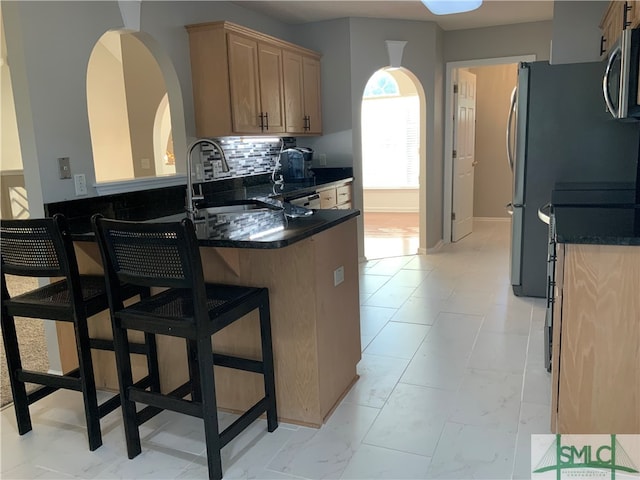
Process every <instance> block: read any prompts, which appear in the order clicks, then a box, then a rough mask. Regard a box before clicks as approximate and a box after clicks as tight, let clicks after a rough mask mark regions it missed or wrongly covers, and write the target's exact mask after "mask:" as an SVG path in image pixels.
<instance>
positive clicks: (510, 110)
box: [506, 87, 518, 172]
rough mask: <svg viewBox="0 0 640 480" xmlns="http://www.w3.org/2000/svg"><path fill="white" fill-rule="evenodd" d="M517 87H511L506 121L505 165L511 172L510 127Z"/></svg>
mask: <svg viewBox="0 0 640 480" xmlns="http://www.w3.org/2000/svg"><path fill="white" fill-rule="evenodd" d="M517 92H518V87H513V91H512V92H511V107H510V108H509V118H508V119H507V135H506V137H507V163H508V164H509V168H510V169H511V171H512V172H513V151H512V150H511V125H512V123H513V117H514V115H515V112H516V98H517Z"/></svg>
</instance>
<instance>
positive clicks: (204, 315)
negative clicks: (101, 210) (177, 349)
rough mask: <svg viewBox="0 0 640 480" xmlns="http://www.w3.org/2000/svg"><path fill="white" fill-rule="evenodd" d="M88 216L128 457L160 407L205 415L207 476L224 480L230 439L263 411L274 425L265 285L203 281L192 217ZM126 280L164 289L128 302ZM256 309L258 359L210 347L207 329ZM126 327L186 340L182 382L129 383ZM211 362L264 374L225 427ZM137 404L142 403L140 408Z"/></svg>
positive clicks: (134, 452)
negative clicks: (160, 387)
mask: <svg viewBox="0 0 640 480" xmlns="http://www.w3.org/2000/svg"><path fill="white" fill-rule="evenodd" d="M92 221H93V225H94V231H95V232H96V237H97V238H98V243H99V245H100V251H101V253H102V259H103V264H104V265H105V272H106V273H107V288H108V292H109V302H110V308H111V316H112V322H113V331H114V342H115V348H116V359H117V365H118V375H119V381H120V392H121V396H122V414H123V422H124V430H125V436H126V441H127V452H128V455H129V458H134V457H135V456H137V455H138V454H139V453H140V452H141V444H140V433H139V425H141V424H142V423H143V422H144V421H146V420H147V419H148V418H150V417H151V416H153V415H155V414H157V413H158V411H161V410H165V409H166V410H171V411H175V412H179V413H183V414H186V415H190V416H194V417H199V418H202V419H203V420H204V431H205V440H206V450H207V464H208V468H209V478H211V479H216V480H217V479H221V478H222V463H221V457H220V450H221V449H222V448H223V447H224V446H225V445H226V444H227V443H228V442H229V441H231V440H232V439H233V438H235V437H236V436H237V435H238V434H239V433H241V432H242V431H243V430H244V429H245V428H246V427H248V426H249V425H250V424H251V423H252V422H253V421H254V420H256V419H257V418H258V417H259V416H260V415H261V414H263V413H266V416H267V430H268V431H269V432H273V431H274V430H275V429H276V428H277V426H278V420H277V411H276V395H275V379H274V368H273V350H272V345H271V325H270V313H269V293H268V290H267V289H266V288H259V287H245V286H236V285H221V284H212V283H205V282H204V276H203V271H202V263H201V257H200V250H199V247H198V242H197V239H196V234H195V229H194V226H193V223H192V222H191V221H190V220H189V219H184V220H183V221H182V222H173V223H136V222H123V221H116V220H109V219H105V218H103V217H101V216H94V217H93V219H92ZM123 282H124V283H127V284H134V285H140V286H148V287H162V288H163V290H161V291H159V292H158V293H154V294H153V295H151V296H150V297H148V298H143V299H141V300H140V301H139V302H137V303H134V304H132V305H129V306H126V307H125V306H124V304H123V301H122V300H123V298H122V293H121V285H122V283H123ZM153 292H156V289H154V290H153ZM256 309H257V310H258V312H259V318H260V338H261V349H262V359H261V360H255V359H250V358H242V357H238V356H231V355H223V354H219V353H214V352H213V349H212V335H213V334H214V333H216V332H218V331H220V330H222V329H223V328H225V327H227V326H228V325H230V324H232V323H233V322H235V321H236V320H239V319H240V318H242V317H243V316H245V315H246V314H248V313H250V312H252V311H254V310H256ZM130 329H131V330H138V331H143V332H148V333H149V332H150V333H153V334H160V335H167V336H172V337H178V338H183V339H185V347H186V348H185V353H186V358H187V365H188V370H189V371H188V374H189V375H188V380H187V382H186V383H184V384H183V385H181V386H180V387H178V388H176V389H175V390H174V391H172V392H168V393H157V392H148V391H144V390H142V389H140V388H138V387H136V386H135V385H133V382H132V377H131V361H130V355H129V353H130V352H129V347H128V342H127V338H128V337H127V331H128V330H130ZM214 365H216V366H222V367H227V368H234V369H239V370H244V371H249V372H253V373H256V374H259V375H262V377H263V380H264V396H263V397H262V398H260V399H258V400H257V402H256V403H255V404H254V405H253V406H251V407H250V408H249V409H248V410H247V411H245V412H244V413H243V414H242V415H241V416H240V417H239V418H238V419H237V420H236V421H235V422H234V423H233V424H231V425H230V426H229V427H227V428H226V429H225V430H224V431H222V432H220V431H219V429H218V416H217V402H216V392H215V379H214ZM187 396H190V399H186V398H185V397H187ZM136 402H137V403H139V404H144V405H147V406H146V407H144V408H143V409H141V410H140V411H138V410H137V408H136Z"/></svg>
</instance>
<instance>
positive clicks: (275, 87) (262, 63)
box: [258, 43, 285, 133]
mask: <svg viewBox="0 0 640 480" xmlns="http://www.w3.org/2000/svg"><path fill="white" fill-rule="evenodd" d="M258 68H259V69H260V105H261V112H262V114H263V115H264V117H263V119H262V125H263V130H262V131H263V133H269V132H273V133H282V132H284V128H285V124H284V91H283V90H284V84H283V80H282V76H283V75H282V50H281V49H279V48H276V47H273V46H271V45H267V44H264V43H260V44H259V45H258Z"/></svg>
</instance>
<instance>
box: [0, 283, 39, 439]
mask: <svg viewBox="0 0 640 480" xmlns="http://www.w3.org/2000/svg"><path fill="white" fill-rule="evenodd" d="M3 289H4V285H3ZM1 321H2V339H3V340H4V351H5V356H6V359H7V367H8V370H9V381H10V382H11V393H12V395H13V408H14V410H15V412H16V423H17V424H18V433H19V434H20V435H24V434H25V433H27V432H30V431H31V429H32V427H31V415H30V414H29V399H28V397H27V389H26V388H25V385H24V382H21V381H20V380H18V377H17V374H16V372H18V371H19V370H21V369H22V361H21V360H20V349H19V347H18V335H17V333H16V323H15V319H14V318H13V317H12V316H11V315H8V314H7V312H6V310H5V309H4V308H3V309H2V318H1Z"/></svg>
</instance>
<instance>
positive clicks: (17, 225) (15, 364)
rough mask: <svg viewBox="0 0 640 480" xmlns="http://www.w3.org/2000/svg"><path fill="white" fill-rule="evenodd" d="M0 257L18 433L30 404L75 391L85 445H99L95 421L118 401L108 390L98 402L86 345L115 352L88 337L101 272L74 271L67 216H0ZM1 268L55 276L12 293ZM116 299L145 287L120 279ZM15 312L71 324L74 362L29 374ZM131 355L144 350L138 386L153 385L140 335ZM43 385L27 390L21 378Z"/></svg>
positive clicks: (101, 298)
mask: <svg viewBox="0 0 640 480" xmlns="http://www.w3.org/2000/svg"><path fill="white" fill-rule="evenodd" d="M0 253H1V257H2V262H1V266H2V337H3V341H4V347H5V353H6V359H7V366H8V369H9V379H10V383H11V391H12V394H13V403H14V408H15V412H16V420H17V424H18V432H19V433H20V435H24V434H25V433H27V432H29V431H31V429H32V425H31V416H30V414H29V405H31V404H32V403H34V402H36V401H38V400H40V399H42V398H44V397H46V396H47V395H50V394H51V393H53V392H55V391H56V390H58V389H60V388H62V389H68V390H75V391H79V392H82V397H83V400H84V413H85V418H86V422H87V434H88V437H89V449H90V450H95V449H96V448H98V447H99V446H100V445H102V434H101V431H100V419H101V418H102V417H104V416H105V415H107V414H108V413H110V412H112V411H113V410H115V409H116V408H118V407H119V406H120V396H119V395H113V396H112V397H111V398H109V399H108V400H106V401H104V402H103V403H102V404H98V400H97V397H96V385H95V379H94V373H93V363H92V360H91V349H92V348H93V349H98V350H110V351H114V346H113V341H111V340H104V339H92V338H90V337H89V329H88V325H87V319H88V317H91V316H92V315H95V314H97V313H99V312H101V311H103V310H107V309H108V308H109V302H108V299H107V289H106V284H105V279H104V277H101V276H95V275H80V274H79V273H78V263H77V260H76V256H75V251H74V249H73V242H72V240H71V236H70V233H69V228H68V226H67V222H66V219H65V218H64V216H62V215H55V216H54V217H53V218H43V219H29V220H1V221H0ZM5 274H11V275H18V276H23V277H62V279H58V280H57V281H54V282H52V283H50V284H49V285H45V286H43V287H40V288H36V289H35V290H32V291H29V292H27V293H24V294H22V295H16V296H13V297H11V296H10V295H9V291H8V289H7V281H6V278H5ZM121 291H122V295H123V298H131V297H133V296H135V295H141V296H148V292H149V290H148V289H147V288H140V287H134V286H133V285H125V286H123V287H122V289H121ZM14 317H25V318H32V319H42V320H57V321H62V322H70V323H73V326H74V331H75V340H76V349H77V354H78V365H79V367H78V368H77V369H75V370H73V371H71V372H68V373H66V374H65V375H54V374H49V373H42V372H34V371H29V370H25V369H23V368H22V361H21V357H20V348H19V345H18V337H17V335H16V327H15V320H14ZM130 351H131V352H132V353H137V354H144V355H146V356H147V367H148V373H149V374H148V375H147V376H146V377H144V378H143V379H142V380H140V382H139V384H140V386H144V387H152V388H154V389H155V390H156V391H159V390H160V382H159V376H158V367H157V365H158V362H157V353H156V342H155V338H154V336H153V335H147V336H145V343H144V344H133V345H132V346H131V348H130ZM27 382H28V383H35V384H38V385H41V386H42V387H41V388H39V389H37V390H35V391H33V392H31V393H29V394H27V391H26V388H25V383H27Z"/></svg>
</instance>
